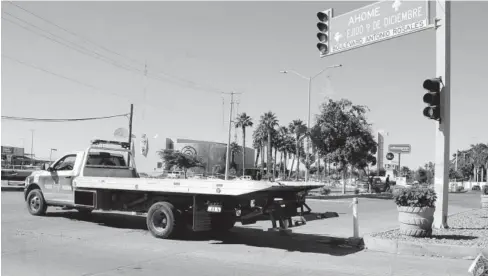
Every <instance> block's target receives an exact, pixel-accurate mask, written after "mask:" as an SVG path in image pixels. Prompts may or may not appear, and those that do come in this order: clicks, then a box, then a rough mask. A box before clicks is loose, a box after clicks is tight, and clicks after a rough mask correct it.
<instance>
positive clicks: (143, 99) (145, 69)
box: [141, 63, 147, 121]
mask: <svg viewBox="0 0 488 276" xmlns="http://www.w3.org/2000/svg"><path fill="white" fill-rule="evenodd" d="M143 82H144V83H143V85H144V90H143V92H142V101H143V105H144V106H143V108H142V116H141V117H142V120H143V121H144V119H145V116H146V92H147V91H146V90H147V63H144V81H143Z"/></svg>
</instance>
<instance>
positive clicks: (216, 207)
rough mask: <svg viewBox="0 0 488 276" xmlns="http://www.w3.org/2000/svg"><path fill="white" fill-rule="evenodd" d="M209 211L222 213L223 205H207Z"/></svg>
mask: <svg viewBox="0 0 488 276" xmlns="http://www.w3.org/2000/svg"><path fill="white" fill-rule="evenodd" d="M207 212H210V213H220V212H222V207H221V206H208V207H207Z"/></svg>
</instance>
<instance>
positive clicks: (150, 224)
mask: <svg viewBox="0 0 488 276" xmlns="http://www.w3.org/2000/svg"><path fill="white" fill-rule="evenodd" d="M176 218H177V212H176V209H175V207H174V206H173V205H172V204H171V203H168V202H165V201H160V202H156V203H154V204H153V205H152V206H151V207H150V208H149V211H148V212H147V217H146V224H147V229H148V230H149V232H151V234H152V235H153V236H154V237H156V238H159V239H167V238H171V237H173V236H174V234H175V232H176V231H175V230H176Z"/></svg>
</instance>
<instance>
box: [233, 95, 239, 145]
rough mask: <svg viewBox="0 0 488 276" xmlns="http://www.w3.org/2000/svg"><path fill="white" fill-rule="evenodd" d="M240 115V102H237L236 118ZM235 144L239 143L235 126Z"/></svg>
mask: <svg viewBox="0 0 488 276" xmlns="http://www.w3.org/2000/svg"><path fill="white" fill-rule="evenodd" d="M238 115H239V101H236V117H237V116H238ZM234 142H236V143H237V128H236V127H235V126H234Z"/></svg>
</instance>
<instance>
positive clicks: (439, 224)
mask: <svg viewBox="0 0 488 276" xmlns="http://www.w3.org/2000/svg"><path fill="white" fill-rule="evenodd" d="M435 11H436V21H438V22H436V23H435V24H436V25H437V26H436V75H437V77H438V78H441V80H442V82H443V88H442V90H441V91H442V92H441V93H440V97H441V98H440V101H441V105H440V106H441V111H440V113H441V121H439V122H436V123H435V124H436V138H435V139H436V148H435V182H434V183H435V184H434V187H435V191H436V193H437V204H436V210H435V213H434V227H435V228H448V225H447V214H448V209H447V208H448V199H449V194H448V191H449V163H450V158H449V144H450V132H451V129H450V128H451V127H450V124H451V118H450V117H451V114H450V113H451V107H450V102H451V99H450V98H451V1H450V0H447V1H446V0H437V2H436V9H435Z"/></svg>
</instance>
